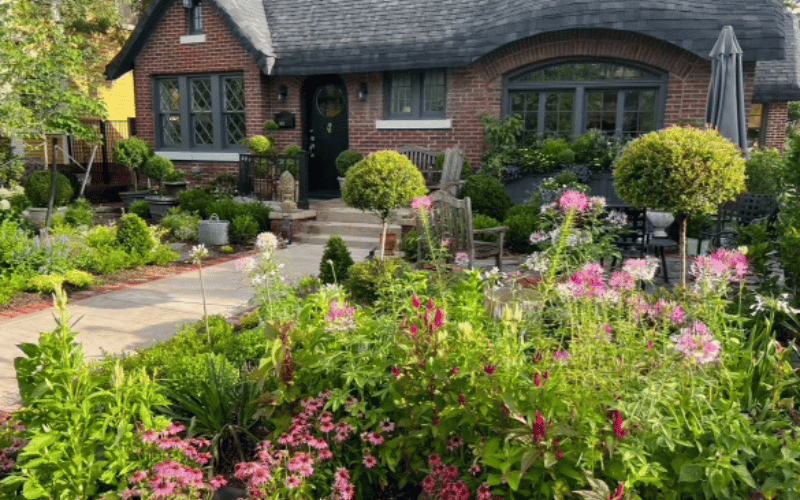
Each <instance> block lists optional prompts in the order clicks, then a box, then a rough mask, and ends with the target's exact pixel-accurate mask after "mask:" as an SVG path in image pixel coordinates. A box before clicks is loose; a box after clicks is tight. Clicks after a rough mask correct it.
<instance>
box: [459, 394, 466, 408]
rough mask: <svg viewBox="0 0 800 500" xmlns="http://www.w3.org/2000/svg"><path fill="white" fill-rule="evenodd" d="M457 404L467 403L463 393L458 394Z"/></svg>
mask: <svg viewBox="0 0 800 500" xmlns="http://www.w3.org/2000/svg"><path fill="white" fill-rule="evenodd" d="M458 404H460V405H461V406H466V405H467V400H466V399H464V395H463V394H459V395H458Z"/></svg>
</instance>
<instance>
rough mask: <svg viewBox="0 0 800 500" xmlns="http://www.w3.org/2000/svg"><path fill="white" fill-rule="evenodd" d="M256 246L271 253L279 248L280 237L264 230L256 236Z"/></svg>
mask: <svg viewBox="0 0 800 500" xmlns="http://www.w3.org/2000/svg"><path fill="white" fill-rule="evenodd" d="M256 247H257V248H258V249H259V250H261V251H262V252H265V253H270V252H272V251H273V250H275V249H276V248H278V238H277V237H275V235H274V234H272V233H270V232H264V233H261V234H259V235H258V237H257V238H256Z"/></svg>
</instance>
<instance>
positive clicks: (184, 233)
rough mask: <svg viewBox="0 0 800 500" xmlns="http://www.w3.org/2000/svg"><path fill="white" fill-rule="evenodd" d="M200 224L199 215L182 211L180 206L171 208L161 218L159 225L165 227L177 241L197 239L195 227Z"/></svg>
mask: <svg viewBox="0 0 800 500" xmlns="http://www.w3.org/2000/svg"><path fill="white" fill-rule="evenodd" d="M199 224H200V216H199V215H196V214H193V213H188V212H184V211H183V210H181V209H180V208H177V207H176V208H172V209H170V211H169V212H168V213H167V215H166V216H164V218H163V219H161V224H160V226H161V227H163V228H164V229H166V230H167V231H168V232H169V234H170V235H172V237H173V238H175V239H176V240H178V241H195V240H197V228H198V225H199Z"/></svg>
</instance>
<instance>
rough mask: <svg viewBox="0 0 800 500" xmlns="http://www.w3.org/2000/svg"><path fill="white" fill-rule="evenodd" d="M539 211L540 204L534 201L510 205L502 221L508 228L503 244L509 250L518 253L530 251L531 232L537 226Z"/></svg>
mask: <svg viewBox="0 0 800 500" xmlns="http://www.w3.org/2000/svg"><path fill="white" fill-rule="evenodd" d="M540 213H541V209H540V206H539V205H537V204H535V203H525V204H523V205H517V206H515V207H511V209H510V210H509V211H508V212H507V213H506V218H505V220H504V221H503V225H504V226H506V227H507V228H508V230H507V231H506V235H505V244H506V246H507V247H508V249H509V250H511V251H513V252H518V253H526V252H530V250H531V243H530V237H531V233H533V232H534V231H536V230H537V229H538V228H539V220H540Z"/></svg>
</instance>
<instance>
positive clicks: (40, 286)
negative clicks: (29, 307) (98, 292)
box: [27, 269, 95, 295]
mask: <svg viewBox="0 0 800 500" xmlns="http://www.w3.org/2000/svg"><path fill="white" fill-rule="evenodd" d="M94 284H95V279H94V276H92V275H91V274H89V273H87V272H85V271H80V270H78V269H70V270H69V271H67V272H65V273H64V274H48V275H44V276H34V277H32V278H30V279H29V280H28V285H27V286H28V290H32V291H34V292H39V293H46V294H48V295H49V294H51V293H53V292H55V291H56V289H58V288H59V287H63V286H64V285H71V286H72V287H74V288H77V289H82V288H88V287H90V286H92V285H94Z"/></svg>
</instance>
